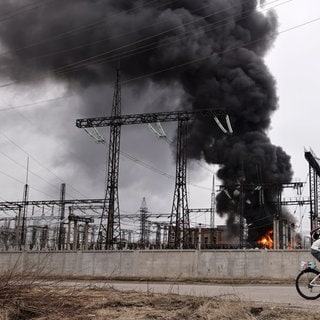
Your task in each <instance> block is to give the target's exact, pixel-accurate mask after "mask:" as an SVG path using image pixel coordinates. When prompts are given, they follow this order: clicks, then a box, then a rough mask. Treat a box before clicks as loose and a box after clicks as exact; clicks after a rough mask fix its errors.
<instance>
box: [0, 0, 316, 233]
mask: <svg viewBox="0 0 320 320" xmlns="http://www.w3.org/2000/svg"><path fill="white" fill-rule="evenodd" d="M263 2H264V3H263V4H261V5H258V6H257V2H256V1H254V0H242V1H239V0H228V1H227V0H203V1H191V0H174V1H173V0H171V1H166V0H162V1H150V0H149V1H147V0H144V1H120V0H109V1H89V0H86V1H85V0H78V1H71V0H70V1H69V0H64V1H58V0H47V1H18V0H17V1H12V0H11V1H7V0H3V1H1V2H0V48H1V55H0V60H1V61H0V62H1V64H0V66H1V67H0V70H1V82H0V90H1V102H0V111H1V116H2V125H1V129H0V133H1V136H0V143H1V146H2V148H1V151H0V161H1V168H0V179H1V180H0V181H1V186H2V188H1V193H0V197H1V201H4V200H11V201H15V200H21V199H22V194H23V185H24V184H25V182H26V179H28V183H29V185H30V199H32V200H43V199H57V198H59V187H60V184H61V183H62V182H65V183H66V184H67V198H77V199H79V198H80V199H83V198H103V197H104V191H103V190H104V181H105V171H106V153H107V147H106V146H105V145H103V144H98V143H96V142H95V141H94V139H93V138H92V137H90V136H89V135H88V134H86V133H85V132H84V131H83V130H81V129H78V128H76V126H75V121H76V119H79V118H84V117H97V116H109V115H110V112H111V105H112V95H113V84H114V81H115V68H116V67H117V65H118V61H119V60H120V65H121V77H122V78H121V79H122V81H123V83H122V113H123V114H131V113H143V112H161V111H171V110H183V109H185V110H198V109H201V108H209V107H219V108H221V107H222V108H225V109H226V110H227V112H228V113H229V114H230V118H231V122H232V124H233V129H234V132H235V134H234V135H233V136H232V137H226V136H225V135H223V134H222V132H221V130H220V129H219V128H218V127H217V125H216V124H215V123H214V122H213V121H199V122H196V123H192V124H191V125H190V135H189V140H188V146H189V156H190V163H189V165H188V191H189V207H190V208H199V207H201V208H205V207H209V206H210V197H211V187H212V173H213V172H218V176H219V178H220V179H221V180H222V181H224V182H225V183H237V182H238V181H239V178H240V177H241V175H243V174H244V175H245V176H246V181H247V182H257V181H260V182H261V181H263V182H289V181H290V180H291V178H293V179H294V180H299V181H306V178H307V172H308V166H307V162H306V160H305V159H304V153H303V152H304V149H303V148H304V147H307V148H309V147H311V148H312V149H313V150H314V151H315V152H316V153H320V150H318V149H317V148H318V146H317V142H316V137H317V132H316V129H317V127H318V126H317V122H316V121H317V120H316V118H317V110H316V108H317V95H316V93H317V87H316V86H317V83H318V81H317V79H316V75H317V74H319V71H320V70H319V63H318V60H317V58H318V56H319V51H320V44H319V43H318V42H317V38H316V36H317V34H318V32H319V30H320V21H316V19H318V18H320V13H319V12H320V10H319V9H320V4H319V3H318V1H317V0H307V1H303V0H292V1H284V0H278V1H275V0H267V1H263ZM317 14H318V16H317ZM163 128H164V130H165V131H166V132H167V133H168V139H169V140H171V141H174V138H175V128H176V124H174V123H167V124H163ZM108 130H109V129H108V128H102V129H101V130H100V129H99V131H100V132H101V134H102V135H104V136H105V137H106V138H107V140H108ZM121 130H122V131H121V134H122V135H121V150H122V153H121V160H120V177H119V179H120V180H119V198H120V208H121V212H123V213H135V212H136V211H138V210H139V207H140V204H141V201H142V198H143V197H146V201H147V205H148V208H149V210H150V211H151V212H163V213H168V212H170V211H171V207H172V200H173V190H174V175H175V160H174V149H173V148H172V147H171V146H170V144H169V143H168V142H167V141H165V140H164V139H159V138H157V137H156V136H155V135H154V134H153V133H152V131H151V130H150V128H148V127H147V126H146V125H135V126H131V127H122V129H121ZM28 159H29V166H28V170H27V162H28ZM217 162H218V163H220V164H221V165H223V170H221V169H220V170H219V166H218V165H214V163H217ZM27 172H28V176H27ZM221 180H220V181H221ZM304 194H305V195H306V196H307V195H308V190H307V186H306V190H305V192H304ZM292 196H295V194H294V193H292ZM270 197H271V198H272V195H271V196H270ZM251 200H253V199H251ZM229 205H230V204H226V205H224V204H223V202H220V207H219V208H220V209H219V210H220V211H221V213H224V212H226V211H228V210H229V211H230V210H231V211H232V208H230V206H229ZM288 210H289V211H290V212H291V214H292V215H293V216H295V217H296V218H297V220H298V221H299V220H300V217H301V216H304V217H305V218H304V225H305V226H306V227H308V226H309V224H308V220H307V216H308V213H307V212H308V210H309V208H288ZM247 211H250V210H247ZM254 214H256V213H254V212H253V211H252V212H250V217H249V219H253V220H250V222H253V221H254V218H253V217H254ZM259 214H260V213H259ZM231 220H232V219H231ZM194 221H195V222H201V223H207V224H209V222H210V218H209V217H208V216H204V215H202V216H198V217H197V218H196V220H194ZM218 222H221V219H220V218H217V223H218ZM231 222H232V221H231ZM298 224H299V223H298ZM124 227H126V226H124Z"/></svg>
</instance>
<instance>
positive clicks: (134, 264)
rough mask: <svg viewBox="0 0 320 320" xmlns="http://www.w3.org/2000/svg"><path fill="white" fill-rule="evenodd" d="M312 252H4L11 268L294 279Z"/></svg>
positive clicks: (2, 267)
mask: <svg viewBox="0 0 320 320" xmlns="http://www.w3.org/2000/svg"><path fill="white" fill-rule="evenodd" d="M301 261H315V260H314V258H313V257H312V256H311V254H310V253H309V250H201V251H198V250H183V251H180V250H154V251H152V250H143V251H77V252H75V251H70V252H30V251H26V252H0V273H1V272H4V271H8V270H16V271H17V272H36V273H41V274H43V275H47V276H48V275H50V276H55V275H56V276H103V277H110V278H119V277H123V278H127V277H134V278H150V279H152V278H154V279H155V278H171V279H177V278H192V279H203V278H207V279H230V278H238V279H242V278H253V279H257V278H259V279H264V278H265V279H294V278H295V277H296V275H297V274H298V272H299V270H300V263H301Z"/></svg>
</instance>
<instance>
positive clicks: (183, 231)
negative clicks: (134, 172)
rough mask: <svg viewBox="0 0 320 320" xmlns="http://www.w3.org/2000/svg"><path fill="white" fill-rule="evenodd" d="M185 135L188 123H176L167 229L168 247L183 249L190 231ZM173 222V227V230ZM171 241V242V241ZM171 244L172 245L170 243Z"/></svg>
mask: <svg viewBox="0 0 320 320" xmlns="http://www.w3.org/2000/svg"><path fill="white" fill-rule="evenodd" d="M187 133H188V121H187V120H185V119H181V120H179V122H178V136H177V155H176V182H175V188H174V196H173V205H172V211H171V218H170V227H169V230H170V232H169V239H168V240H169V246H172V245H174V248H181V249H182V248H185V247H187V246H188V237H189V233H190V232H189V229H190V221H189V211H188V197H187V178H186V177H187ZM173 221H175V227H174V228H173V225H174V223H173ZM172 240H173V241H172ZM172 242H173V243H172Z"/></svg>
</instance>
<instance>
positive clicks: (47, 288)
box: [0, 274, 320, 320]
mask: <svg viewBox="0 0 320 320" xmlns="http://www.w3.org/2000/svg"><path fill="white" fill-rule="evenodd" d="M288 315H290V317H288ZM13 319H37V320H40V319H43V320H44V319H50V320H56V319H59V320H60V319H65V320H69V319H70V320H71V319H95V320H102V319H119V320H140V319H148V320H182V319H186V320H220V319H221V320H222V319H223V320H225V319H230V320H231V319H232V320H234V319H241V320H246V319H257V320H271V319H292V320H298V319H299V320H300V319H312V320H315V319H320V316H318V315H317V314H310V313H306V312H303V311H301V310H292V309H291V310H288V309H285V308H281V307H271V306H267V305H260V304H259V305H256V304H253V303H252V304H249V303H244V302H243V301H241V300H239V299H237V297H220V298H206V297H191V296H180V295H177V294H155V293H150V292H149V293H137V292H133V291H131V292H121V291H117V290H115V289H113V288H111V287H107V286H106V287H105V288H102V289H101V288H100V289H99V288H90V287H88V288H83V287H82V288H80V287H79V288H78V287H77V286H74V287H64V286H61V285H60V284H59V283H58V282H53V283H51V284H48V283H46V284H45V283H39V282H38V281H36V280H35V278H34V277H32V276H30V277H25V276H23V277H22V276H19V275H13V274H6V275H3V276H1V277H0V320H13Z"/></svg>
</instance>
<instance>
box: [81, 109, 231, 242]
mask: <svg viewBox="0 0 320 320" xmlns="http://www.w3.org/2000/svg"><path fill="white" fill-rule="evenodd" d="M221 116H224V117H225V120H226V122H227V127H228V129H229V130H226V129H225V128H224V127H223V125H222V123H221V122H220V120H219V119H218V117H221ZM201 117H210V118H212V119H214V120H215V122H216V123H217V124H218V126H219V127H220V128H221V129H223V131H224V132H225V133H232V132H231V130H230V129H231V126H230V123H229V118H228V115H227V114H226V111H225V110H224V109H201V110H197V111H172V112H161V113H144V114H131V115H121V116H115V115H113V116H111V117H99V118H87V119H77V120H76V126H77V127H78V128H83V129H86V128H97V127H106V126H110V127H114V128H118V130H119V133H120V126H121V125H133V124H142V123H145V124H148V123H156V122H169V121H178V139H177V159H176V182H175V191H174V200H173V206H172V213H171V219H170V221H171V226H170V227H169V235H171V237H169V246H172V245H173V246H174V247H175V248H183V247H186V244H187V236H188V230H189V213H188V203H187V188H186V162H187V160H186V139H187V123H188V121H190V120H196V119H198V118H201ZM119 138H120V134H119ZM116 147H117V148H118V149H117V152H119V148H120V142H118V143H117V144H116ZM110 148H111V144H110ZM114 152H115V151H114ZM118 160H119V159H118ZM109 168H110V170H111V171H112V170H114V171H115V172H110V176H113V177H115V176H118V170H119V166H114V167H112V166H110V165H109ZM115 187H118V184H117V183H116V185H114V188H115ZM113 190H115V189H113ZM108 200H109V203H110V200H111V199H110V198H108ZM113 203H114V202H113ZM111 205H112V203H111ZM110 212H111V213H114V212H115V211H114V210H113V211H110V210H109V215H110ZM117 217H118V215H116V214H114V215H113V216H110V219H108V230H109V227H110V230H109V234H110V235H111V233H112V232H113V238H111V237H110V235H109V237H108V236H107V244H109V243H112V241H113V239H114V237H115V235H116V234H118V229H117V224H116V223H114V221H115V219H116V218H117ZM101 221H102V223H101V225H102V226H103V221H104V220H103V219H102V220H101ZM109 221H111V223H109ZM174 221H175V226H174V225H173V222H174ZM111 228H113V230H111ZM101 231H103V228H102V230H101ZM172 236H174V239H173V237H172Z"/></svg>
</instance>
